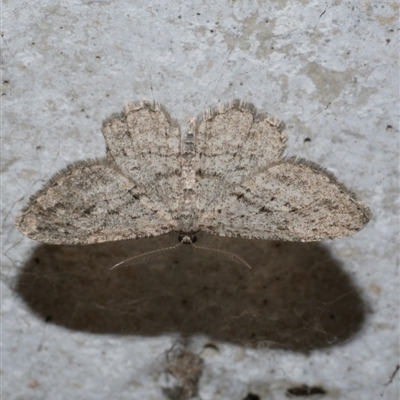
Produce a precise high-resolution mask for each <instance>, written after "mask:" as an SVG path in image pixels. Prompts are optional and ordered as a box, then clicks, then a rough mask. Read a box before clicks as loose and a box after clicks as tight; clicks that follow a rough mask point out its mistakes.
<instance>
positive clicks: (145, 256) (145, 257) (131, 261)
mask: <svg viewBox="0 0 400 400" xmlns="http://www.w3.org/2000/svg"><path fill="white" fill-rule="evenodd" d="M180 245H181V243H178V244H176V245H175V246H169V247H164V248H162V249H159V250H153V251H149V252H147V253H142V254H139V255H138V256H134V257H131V258H128V259H126V260H124V261H121V262H119V263H117V264H115V265H113V266H112V267H111V268H110V271H111V270H112V269H114V268H117V267H121V266H128V265H136V264H144V263H146V262H148V261H153V260H156V259H157V258H158V256H159V255H160V253H166V252H167V251H171V250H174V249H176V248H177V247H178V246H180Z"/></svg>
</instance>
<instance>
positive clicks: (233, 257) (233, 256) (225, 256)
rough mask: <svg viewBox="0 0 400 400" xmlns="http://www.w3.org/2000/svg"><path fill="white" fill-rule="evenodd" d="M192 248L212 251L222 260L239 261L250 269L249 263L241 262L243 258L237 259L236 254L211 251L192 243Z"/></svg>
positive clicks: (216, 250)
mask: <svg viewBox="0 0 400 400" xmlns="http://www.w3.org/2000/svg"><path fill="white" fill-rule="evenodd" d="M192 246H193V247H194V248H195V249H199V250H207V251H213V252H214V253H216V254H217V255H219V256H220V257H221V259H222V260H228V261H235V260H236V261H239V263H241V264H244V265H245V266H246V267H247V268H249V269H251V266H250V264H249V263H247V262H246V261H245V260H243V258H241V257H239V256H238V255H237V254H235V253H231V252H230V251H223V250H218V249H212V248H210V247H206V246H197V245H196V244H193V243H192Z"/></svg>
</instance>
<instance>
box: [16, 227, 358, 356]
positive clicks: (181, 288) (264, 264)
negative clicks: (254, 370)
mask: <svg viewBox="0 0 400 400" xmlns="http://www.w3.org/2000/svg"><path fill="white" fill-rule="evenodd" d="M176 240H177V238H176V234H174V235H167V236H163V237H159V238H153V239H141V240H136V241H125V242H115V243H104V244H96V245H86V246H51V245H40V246H39V247H38V248H37V249H36V250H35V251H34V254H33V255H32V257H31V258H30V259H29V260H28V261H27V263H26V264H25V266H24V267H23V269H22V271H21V273H20V274H19V276H18V277H17V282H16V285H15V288H16V291H17V293H18V294H19V295H20V296H21V297H22V298H23V299H24V300H25V302H26V303H27V304H28V306H29V307H30V308H31V309H32V310H33V311H34V312H35V313H36V314H37V315H39V316H40V317H41V318H43V319H44V320H45V321H47V322H51V323H54V324H57V325H60V326H64V327H66V328H68V329H72V330H79V331H85V332H91V333H97V334H105V333H108V334H109V333H112V334H123V335H142V336H157V335H161V334H163V333H178V334H181V335H183V336H190V335H194V334H205V335H209V336H210V337H211V338H212V339H214V340H220V341H226V342H233V343H239V344H247V345H250V346H257V347H259V346H267V347H273V348H283V349H288V350H292V351H309V350H312V349H317V348H326V347H329V346H335V345H338V344H340V343H342V342H343V341H346V340H348V339H349V338H351V337H352V336H353V335H355V334H356V333H357V332H358V331H359V330H360V329H361V327H362V324H363V321H364V319H365V308H366V307H365V305H364V303H363V301H362V299H361V297H360V295H359V291H358V290H357V288H356V287H355V285H354V283H353V282H352V280H351V278H350V276H349V275H348V274H346V273H345V272H344V270H343V269H342V268H341V265H340V263H339V262H338V261H337V260H335V259H333V257H332V255H331V254H330V252H329V250H328V248H327V247H326V246H324V245H323V244H319V243H307V244H304V243H289V242H266V241H256V240H242V239H231V238H219V237H210V236H208V235H199V243H200V244H202V245H206V246H211V247H213V248H218V249H221V250H223V251H229V252H234V253H236V254H237V255H239V256H240V257H242V258H243V259H244V260H246V262H248V263H249V264H250V265H251V266H252V269H249V268H247V267H246V266H245V265H244V264H241V263H234V262H232V261H231V260H229V257H221V254H222V253H219V254H218V253H215V252H208V251H199V250H196V249H194V248H193V247H192V246H190V245H182V246H179V247H178V248H177V249H176V250H174V251H169V252H166V253H165V254H163V255H162V257H161V258H159V259H158V260H153V261H151V262H150V263H148V264H140V265H135V266H128V267H120V268H115V269H113V270H111V269H110V267H112V266H113V265H114V264H116V263H117V262H119V261H121V260H124V259H127V258H129V257H132V256H133V255H136V254H140V253H143V252H146V251H151V250H154V249H160V248H162V247H166V246H171V244H175V241H176Z"/></svg>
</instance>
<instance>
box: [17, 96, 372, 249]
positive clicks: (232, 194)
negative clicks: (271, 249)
mask: <svg viewBox="0 0 400 400" xmlns="http://www.w3.org/2000/svg"><path fill="white" fill-rule="evenodd" d="M190 125H192V126H190ZM103 134H104V137H105V139H106V143H107V158H108V160H109V162H108V163H106V162H104V161H103V162H102V163H101V162H89V161H83V162H80V163H75V164H74V165H72V166H70V167H68V168H66V169H64V170H63V171H61V172H59V173H58V174H57V175H56V176H55V177H53V178H52V179H51V180H50V181H49V183H47V184H46V186H45V188H44V189H41V190H40V191H39V192H38V193H37V194H36V195H34V196H33V197H32V199H31V201H30V204H29V205H28V206H27V207H26V209H24V210H23V211H22V213H20V214H19V215H18V217H17V220H16V223H17V226H18V227H19V229H20V230H21V232H23V233H24V234H26V235H27V236H29V237H30V238H32V239H35V240H39V241H42V242H45V243H53V244H89V243H100V242H110V241H115V240H122V239H136V238H143V237H154V236H159V235H162V234H165V233H169V232H171V231H173V230H174V231H178V232H179V233H180V234H182V235H187V236H188V237H189V238H190V237H191V235H192V234H193V233H197V232H198V231H199V230H202V231H205V232H207V233H209V234H213V235H220V236H234V237H242V238H247V239H266V240H289V241H304V242H307V241H321V240H326V239H335V238H340V237H344V236H348V235H351V234H353V233H355V232H357V231H359V230H360V229H362V228H363V227H364V226H365V225H366V224H367V222H368V221H369V219H370V211H369V209H368V207H367V206H365V205H364V204H363V203H362V202H361V201H358V200H356V198H355V196H354V195H353V194H352V193H351V192H350V191H349V190H348V189H346V188H345V187H344V186H343V185H341V184H339V183H337V181H336V179H335V177H334V176H333V175H332V174H331V173H328V172H327V171H325V170H324V169H323V168H321V167H319V166H318V165H316V164H313V163H308V162H306V161H296V160H295V159H291V160H285V159H283V158H282V153H283V150H284V143H285V141H286V136H285V134H284V124H283V123H282V122H280V121H279V120H278V119H274V118H272V117H270V116H268V115H257V112H256V109H255V107H254V106H253V105H251V104H245V103H243V102H241V101H235V102H233V103H231V104H229V105H227V106H222V107H220V108H219V109H217V110H215V111H213V112H211V111H207V112H206V113H205V116H204V119H203V120H200V121H198V123H197V126H194V127H193V123H192V124H189V128H188V132H187V133H186V134H185V136H184V137H183V139H182V143H181V137H180V129H179V127H178V125H177V124H176V123H174V122H172V121H171V119H170V117H169V115H168V113H167V112H166V111H165V109H164V108H163V107H162V106H160V105H158V104H157V103H154V104H153V105H151V104H149V103H146V102H144V103H140V104H139V103H137V104H132V105H128V106H127V108H126V111H125V112H124V113H121V114H120V115H117V116H112V117H110V118H109V119H108V120H107V121H105V122H104V124H103ZM180 149H181V151H180ZM260 171H262V172H260Z"/></svg>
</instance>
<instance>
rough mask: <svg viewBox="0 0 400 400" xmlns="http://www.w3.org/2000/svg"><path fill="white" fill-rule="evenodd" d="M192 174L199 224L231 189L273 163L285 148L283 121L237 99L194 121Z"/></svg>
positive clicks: (202, 222)
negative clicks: (196, 194)
mask: <svg viewBox="0 0 400 400" xmlns="http://www.w3.org/2000/svg"><path fill="white" fill-rule="evenodd" d="M195 132H196V141H195V143H196V159H195V164H194V165H195V174H196V183H197V191H198V200H197V206H198V209H199V214H200V224H201V225H204V224H205V221H203V219H204V218H208V217H207V216H208V214H209V211H210V210H211V209H213V208H214V206H215V204H216V203H218V204H219V203H220V202H221V201H224V198H225V196H226V194H227V193H229V191H230V190H232V189H233V188H234V187H236V186H238V185H239V184H241V183H243V182H244V181H246V180H247V179H248V178H250V177H251V176H255V175H256V174H257V173H259V172H260V171H261V170H263V169H265V167H266V166H267V165H270V164H273V163H276V162H277V161H278V160H279V159H280V158H281V155H282V153H283V151H284V149H285V142H286V134H285V131H284V124H283V123H282V122H281V121H280V120H278V119H276V118H273V117H271V116H270V115H267V114H257V111H256V109H255V107H254V106H253V105H251V104H248V103H244V102H242V101H239V100H236V101H234V102H233V103H230V104H228V105H226V106H221V107H218V108H215V109H213V110H209V111H207V112H206V113H205V114H204V115H203V116H202V117H200V118H199V119H198V120H197V122H196V127H195Z"/></svg>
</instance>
